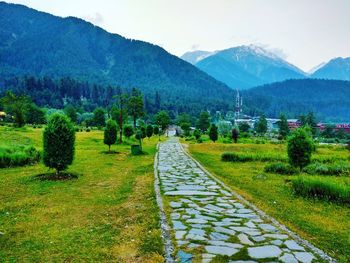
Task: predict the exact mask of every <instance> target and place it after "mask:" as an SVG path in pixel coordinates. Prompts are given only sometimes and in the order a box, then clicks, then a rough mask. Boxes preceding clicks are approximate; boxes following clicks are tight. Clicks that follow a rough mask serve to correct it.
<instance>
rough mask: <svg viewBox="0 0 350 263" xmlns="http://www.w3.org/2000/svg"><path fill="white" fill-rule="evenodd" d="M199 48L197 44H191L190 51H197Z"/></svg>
mask: <svg viewBox="0 0 350 263" xmlns="http://www.w3.org/2000/svg"><path fill="white" fill-rule="evenodd" d="M199 47H200V45H199V44H193V45H192V46H191V50H198V49H199Z"/></svg>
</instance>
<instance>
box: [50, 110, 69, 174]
mask: <svg viewBox="0 0 350 263" xmlns="http://www.w3.org/2000/svg"><path fill="white" fill-rule="evenodd" d="M74 142H75V131H74V126H73V124H72V123H71V122H70V120H69V119H68V117H67V116H65V115H62V114H59V113H54V114H53V115H51V117H50V119H49V121H48V124H47V126H46V127H45V129H44V153H43V159H44V164H45V165H46V166H47V167H49V168H54V169H56V173H57V174H58V173H60V172H61V171H63V170H65V169H67V167H68V165H70V164H72V162H73V158H74Z"/></svg>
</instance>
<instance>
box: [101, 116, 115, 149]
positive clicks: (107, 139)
mask: <svg viewBox="0 0 350 263" xmlns="http://www.w3.org/2000/svg"><path fill="white" fill-rule="evenodd" d="M116 141H117V123H116V122H115V121H114V120H112V119H108V120H107V122H106V127H105V130H104V139H103V142H104V144H106V145H108V151H109V152H110V151H111V145H112V144H115V143H116Z"/></svg>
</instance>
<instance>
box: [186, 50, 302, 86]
mask: <svg viewBox="0 0 350 263" xmlns="http://www.w3.org/2000/svg"><path fill="white" fill-rule="evenodd" d="M203 52H206V53H204V54H206V56H204V57H203V56H202V54H203ZM189 58H190V59H189ZM182 59H185V60H186V59H187V61H188V62H190V63H191V62H192V63H193V64H194V65H195V66H197V67H198V68H199V69H201V70H203V71H204V72H206V73H208V74H209V75H211V76H213V77H214V78H216V79H218V80H220V81H222V82H224V83H225V84H227V85H228V86H229V87H231V88H233V89H236V88H238V89H247V88H252V87H255V86H259V85H263V84H267V83H272V82H276V81H283V80H286V79H298V78H305V77H306V73H305V72H303V71H302V70H301V69H299V68H297V67H296V66H294V65H292V64H291V63H289V62H287V61H285V60H284V59H282V58H281V57H279V56H277V55H276V54H274V53H273V52H270V51H268V50H266V49H264V48H262V47H259V46H256V45H248V46H244V45H243V46H237V47H232V48H228V49H224V50H219V51H214V52H207V51H201V52H200V53H195V52H192V53H189V52H187V53H185V54H184V55H183V56H182Z"/></svg>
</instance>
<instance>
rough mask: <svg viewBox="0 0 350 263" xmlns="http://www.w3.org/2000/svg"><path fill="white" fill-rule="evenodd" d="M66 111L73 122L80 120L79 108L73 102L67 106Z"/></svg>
mask: <svg viewBox="0 0 350 263" xmlns="http://www.w3.org/2000/svg"><path fill="white" fill-rule="evenodd" d="M64 113H65V114H66V115H67V116H68V118H70V120H71V121H72V122H73V123H76V122H77V121H78V113H77V110H76V109H75V108H74V106H73V105H72V104H68V105H67V106H66V107H65V108H64Z"/></svg>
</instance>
